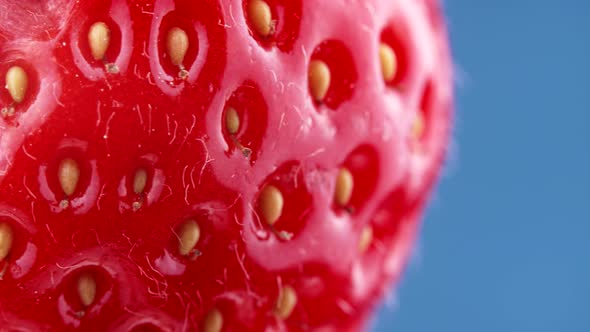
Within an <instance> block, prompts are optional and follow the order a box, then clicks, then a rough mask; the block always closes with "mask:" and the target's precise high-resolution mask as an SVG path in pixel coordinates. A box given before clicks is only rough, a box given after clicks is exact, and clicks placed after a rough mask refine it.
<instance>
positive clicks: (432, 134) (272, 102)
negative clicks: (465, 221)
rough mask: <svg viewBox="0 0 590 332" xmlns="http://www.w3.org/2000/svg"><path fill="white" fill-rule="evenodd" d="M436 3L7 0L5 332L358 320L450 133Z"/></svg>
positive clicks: (2, 147) (398, 250) (405, 246)
mask: <svg viewBox="0 0 590 332" xmlns="http://www.w3.org/2000/svg"><path fill="white" fill-rule="evenodd" d="M437 3H438V2H437V1H434V0H429V1H427V0H420V1H415V0H397V1H392V0H381V1H378V0H375V1H346V3H345V2H344V1H303V0H244V1H242V0H231V1H230V0H228V1H222V0H200V1H194V0H151V1H150V0H127V1H124V0H105V1H103V0H101V1H99V0H86V1H66V0H47V1H33V0H28V1H12V0H0V12H1V13H2V20H1V21H0V79H1V80H2V86H4V85H6V88H3V89H0V90H1V92H0V110H1V115H0V130H1V131H0V275H1V276H2V280H0V306H1V311H2V315H0V330H2V331H6V330H8V331H25V330H26V331H73V330H79V331H104V330H109V331H207V332H213V331H218V330H219V329H222V330H224V331H262V330H265V331H279V330H289V331H303V330H313V331H346V330H358V329H361V328H363V327H365V324H366V321H367V319H368V318H369V317H370V314H371V312H372V310H373V309H374V308H375V306H376V305H378V303H379V300H380V298H381V297H382V296H383V295H384V293H386V292H387V291H388V289H389V288H390V286H391V285H392V284H395V282H396V281H397V280H398V278H399V276H400V273H401V271H402V268H403V266H404V263H405V261H406V260H407V257H408V254H409V252H410V250H411V247H412V243H413V240H414V237H415V235H416V230H417V227H418V222H419V218H420V215H421V213H422V210H423V207H424V204H425V202H426V200H427V198H428V195H429V193H430V191H431V189H432V186H433V183H434V182H435V180H436V177H437V174H438V173H439V170H440V167H441V164H442V161H443V158H444V155H445V147H446V145H447V140H448V136H449V127H450V121H451V106H452V105H451V103H452V100H451V99H452V98H451V97H452V77H451V65H450V59H449V51H448V45H447V39H446V33H445V26H444V23H443V20H442V19H441V16H440V11H439V8H438V4H437Z"/></svg>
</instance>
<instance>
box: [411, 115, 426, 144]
mask: <svg viewBox="0 0 590 332" xmlns="http://www.w3.org/2000/svg"><path fill="white" fill-rule="evenodd" d="M424 129H425V123H424V115H423V114H422V112H418V113H417V114H416V117H415V118H414V121H413V122H412V138H413V139H420V138H422V136H423V135H424Z"/></svg>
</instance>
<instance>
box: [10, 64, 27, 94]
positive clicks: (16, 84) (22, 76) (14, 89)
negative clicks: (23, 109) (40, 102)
mask: <svg viewBox="0 0 590 332" xmlns="http://www.w3.org/2000/svg"><path fill="white" fill-rule="evenodd" d="M28 85H29V78H28V77H27V73H26V72H25V70H24V69H23V68H22V67H19V66H12V67H10V69H8V71H7V72H6V89H8V92H9V93H10V97H12V100H14V102H15V103H21V102H22V101H23V100H24V99H25V94H26V93H27V87H28Z"/></svg>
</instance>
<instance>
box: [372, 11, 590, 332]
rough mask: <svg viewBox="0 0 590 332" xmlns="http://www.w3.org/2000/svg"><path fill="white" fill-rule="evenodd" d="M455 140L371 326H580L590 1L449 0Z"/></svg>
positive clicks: (587, 260)
mask: <svg viewBox="0 0 590 332" xmlns="http://www.w3.org/2000/svg"><path fill="white" fill-rule="evenodd" d="M444 6H445V10H446V15H447V17H448V21H449V29H450V35H451V40H452V45H453V49H454V56H455V63H456V66H457V86H458V88H457V123H456V129H455V134H454V141H455V143H454V145H455V146H454V147H453V149H452V152H451V157H450V160H449V161H448V165H447V167H446V172H445V175H444V178H443V179H442V181H441V183H440V186H439V188H438V191H437V193H436V195H435V197H433V201H432V202H431V204H430V208H429V211H428V213H427V216H426V220H425V224H424V226H423V232H422V238H421V242H420V243H419V245H418V247H417V249H416V254H415V258H414V259H413V261H412V263H411V265H410V266H409V268H408V270H407V271H406V274H405V278H404V281H403V283H402V285H401V287H400V288H399V290H398V292H397V293H396V294H395V295H394V301H391V302H390V303H389V304H387V305H385V306H384V308H383V309H382V310H381V313H380V316H379V318H378V319H377V322H376V323H375V328H374V330H376V331H394V332H397V331H399V332H431V331H432V332H434V331H437V332H441V331H442V332H446V331H454V332H456V331H459V332H462V331H469V332H487V331H490V332H498V331H508V332H511V331H515V332H516V331H517V332H528V331H535V332H536V331H547V332H561V331H563V332H578V331H580V332H588V331H590V102H589V99H590V83H589V82H590V1H588V0H578V1H575V0H553V1H550V0H481V1H478V0H447V1H446V2H445V5H444Z"/></svg>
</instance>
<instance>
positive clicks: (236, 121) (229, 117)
mask: <svg viewBox="0 0 590 332" xmlns="http://www.w3.org/2000/svg"><path fill="white" fill-rule="evenodd" d="M225 127H226V128H227V131H228V132H229V133H230V135H235V134H237V133H238V130H240V116H239V115H238V112H237V111H236V110H235V108H233V107H228V108H227V109H226V110H225Z"/></svg>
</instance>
